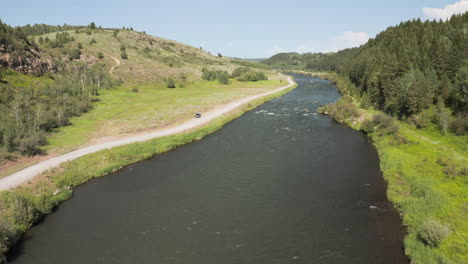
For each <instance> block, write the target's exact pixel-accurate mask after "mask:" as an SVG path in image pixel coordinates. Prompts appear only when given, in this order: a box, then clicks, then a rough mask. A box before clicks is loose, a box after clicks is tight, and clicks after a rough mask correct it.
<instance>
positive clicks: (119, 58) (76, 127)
mask: <svg viewBox="0 0 468 264" xmlns="http://www.w3.org/2000/svg"><path fill="white" fill-rule="evenodd" d="M32 28H35V27H32ZM29 30H30V31H31V32H35V31H32V29H29ZM28 39H29V41H30V42H31V43H35V44H34V45H37V47H38V49H40V50H41V52H43V53H44V54H47V55H48V56H49V57H50V58H51V60H52V61H53V63H54V66H55V67H56V68H57V70H58V73H52V74H47V76H42V77H36V76H32V75H23V74H17V73H14V72H11V71H10V73H8V74H6V73H5V74H4V78H3V80H4V82H3V83H0V88H2V86H4V87H5V88H4V90H3V91H10V92H9V93H8V96H7V95H6V94H5V93H4V92H2V90H0V93H1V95H2V96H4V98H5V105H4V106H5V109H4V110H3V111H4V112H5V113H8V112H11V111H10V110H9V109H11V107H12V105H11V102H14V101H15V98H23V99H24V100H26V99H27V98H25V97H24V96H23V93H24V91H26V90H28V89H29V90H31V89H32V90H36V91H38V92H42V91H46V90H53V89H52V88H53V87H51V86H58V87H68V86H73V87H75V88H73V89H72V90H71V91H68V92H66V93H67V96H59V97H54V98H55V99H54V100H57V101H56V103H54V105H62V104H63V105H64V108H63V109H65V112H66V113H69V114H67V119H66V121H65V122H61V123H59V124H57V122H52V123H51V122H49V123H50V126H48V127H50V129H48V130H46V131H45V132H47V134H45V135H46V137H45V138H44V137H43V135H44V133H42V132H41V131H38V132H37V133H34V134H33V135H32V136H30V135H29V134H25V136H23V137H21V140H24V141H25V140H29V138H33V139H34V141H33V143H36V144H39V143H41V142H46V144H45V145H44V146H43V147H41V148H40V150H37V151H34V152H26V151H23V148H20V147H21V146H22V145H21V144H22V143H21V144H20V143H19V145H18V146H19V147H18V148H17V149H16V150H14V151H8V149H7V148H6V146H5V145H4V147H3V148H2V146H1V145H2V143H1V140H0V153H3V154H2V155H3V156H1V157H0V168H1V170H0V171H1V172H0V177H3V176H6V175H9V174H11V173H12V172H14V171H17V170H18V169H21V168H23V167H25V166H28V165H30V164H32V163H35V162H37V161H38V160H40V159H43V158H46V157H47V156H42V157H41V156H39V157H34V158H32V157H29V156H27V155H28V154H29V155H31V154H36V153H40V152H41V151H42V152H43V153H44V154H48V155H49V156H50V155H56V154H60V153H64V152H68V151H70V150H73V149H76V148H78V147H80V146H84V145H88V144H92V143H96V142H102V141H106V140H110V139H115V138H118V137H125V136H128V135H129V134H133V133H139V132H141V131H144V130H147V129H155V128H161V127H165V126H170V125H174V124H176V123H177V122H181V121H184V120H187V119H190V118H193V115H194V114H195V113H197V112H206V111H208V110H210V109H213V108H215V107H217V106H218V105H221V104H225V103H227V102H230V101H233V100H236V99H239V98H242V97H245V96H248V95H253V94H256V93H261V92H264V91H267V90H269V89H274V88H277V87H279V86H282V85H284V84H285V77H282V76H280V75H278V74H276V73H274V72H271V71H269V70H268V69H269V67H268V66H266V65H264V64H258V63H254V62H247V61H241V60H236V59H231V58H228V57H222V56H218V55H216V56H213V55H211V54H209V53H208V52H205V51H203V50H201V49H198V48H194V47H191V46H188V45H185V44H181V43H177V42H175V41H172V40H167V39H162V38H158V37H153V36H149V35H146V34H144V33H141V32H135V31H132V30H122V29H119V30H117V29H100V28H94V29H91V28H89V27H76V28H75V29H73V30H67V31H61V32H53V33H47V34H44V35H34V36H30V37H29V38H28ZM90 69H91V70H90ZM235 69H242V71H241V72H242V74H247V72H263V73H265V74H266V75H267V76H268V80H260V81H248V80H251V79H249V78H241V77H245V76H244V75H243V76H238V75H236V77H235V78H234V76H230V75H231V73H233V71H234V70H235ZM0 72H5V71H4V70H3V71H2V70H0ZM96 74H97V75H96ZM63 76H66V77H65V78H63ZM103 76H104V77H105V78H103ZM207 76H208V77H209V78H207ZM246 76H249V75H246ZM203 77H205V79H204V78H203ZM220 78H221V79H220ZM23 79H27V80H29V81H28V82H27V83H26V84H24V83H23V84H20V83H21V81H19V80H23ZM60 80H66V81H69V83H64V82H61V83H59V84H57V82H59V81H60ZM115 80H120V82H119V83H120V84H119V85H113V86H112V87H111V88H106V89H103V88H104V85H105V84H106V83H108V82H109V81H111V82H114V81H115ZM221 80H222V81H221ZM90 81H91V82H92V85H91V86H89V85H88V84H89V83H90ZM40 83H49V85H48V86H47V85H39V84H40ZM169 84H171V85H169ZM82 85H88V86H89V92H88V90H86V93H85V95H86V96H85V97H83V96H81V97H80V98H83V99H80V100H81V101H80V102H81V103H80V104H79V105H81V104H83V105H85V106H86V107H84V108H80V109H81V110H80V111H81V112H70V110H73V109H72V108H71V107H70V106H73V105H78V104H77V103H73V104H70V103H69V100H70V98H75V97H76V95H78V94H80V93H82V92H81V90H82V89H81V86H82ZM169 86H170V87H174V88H168V87H169ZM31 87H34V88H31ZM41 87H45V88H41ZM106 87H107V86H106ZM47 94H51V93H47ZM52 94H56V93H52ZM60 94H63V91H61V92H60ZM69 95H72V96H69ZM1 98H2V97H0V99H1ZM47 102H50V100H46V101H44V102H41V103H47ZM66 102H68V103H66ZM44 108H46V109H50V111H49V112H50V115H51V116H57V115H58V113H59V112H57V111H58V110H60V109H62V108H59V109H53V108H52V109H51V108H50V107H49V106H45V107H40V108H38V106H37V104H34V105H32V106H31V107H29V108H27V109H24V110H22V111H20V112H18V113H19V114H23V115H26V114H27V113H32V114H28V115H27V116H32V117H36V116H40V115H38V114H37V113H38V112H37V111H39V109H44ZM5 116H7V115H5ZM8 116H10V115H8ZM41 118H42V119H45V120H42V119H41V120H36V119H35V118H32V120H30V121H28V120H27V118H25V119H24V120H21V121H22V122H19V125H20V127H21V129H23V130H24V131H29V130H28V129H27V124H28V123H31V122H32V123H37V124H38V125H37V127H39V128H40V127H42V125H41V124H42V123H44V122H46V121H47V120H48V119H46V118H45V117H41ZM10 123H11V125H10V127H11V128H8V130H5V131H18V130H19V129H20V128H17V127H18V125H17V124H15V122H14V119H12V120H11V122H10ZM1 130H2V129H1V127H0V136H1V135H2V133H1ZM39 132H40V133H39ZM51 132H52V133H51ZM8 133H10V132H8ZM11 133H12V134H18V133H13V132H11ZM4 134H5V133H4ZM36 138H38V139H36ZM30 141H31V140H29V141H27V142H30ZM31 144H32V143H31ZM23 145H24V144H23ZM40 145H42V144H40ZM2 149H3V151H2ZM25 155H26V156H25ZM2 157H3V165H2V164H1V163H2V162H1V160H2ZM8 160H11V161H8Z"/></svg>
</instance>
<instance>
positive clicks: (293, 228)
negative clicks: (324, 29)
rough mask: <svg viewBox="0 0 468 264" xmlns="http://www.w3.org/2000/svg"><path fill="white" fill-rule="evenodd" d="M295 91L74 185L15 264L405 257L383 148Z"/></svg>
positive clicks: (331, 96)
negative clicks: (151, 155)
mask: <svg viewBox="0 0 468 264" xmlns="http://www.w3.org/2000/svg"><path fill="white" fill-rule="evenodd" d="M294 77H295V80H296V82H297V83H298V87H297V88H296V89H295V90H293V91H291V92H290V93H289V94H287V95H285V96H283V97H281V98H278V99H274V100H272V101H270V102H267V103H265V104H263V105H261V106H259V107H258V108H256V109H254V110H252V111H249V112H247V113H245V114H244V115H243V116H242V117H240V118H237V119H235V120H234V121H232V122H230V123H228V124H226V125H225V126H224V127H223V128H222V129H221V130H219V131H217V132H216V133H213V134H211V135H209V136H207V137H205V138H204V139H203V140H200V141H198V142H194V143H191V144H188V145H185V146H182V147H179V148H177V149H176V150H173V151H170V152H168V153H165V154H162V155H158V156H157V157H154V158H152V159H149V160H146V161H142V162H139V163H136V164H133V165H131V166H128V167H126V168H124V169H122V170H120V171H118V172H116V173H113V174H111V175H108V176H106V177H103V178H100V179H97V180H94V181H91V182H89V183H87V184H84V185H82V186H80V187H78V188H77V189H76V190H75V192H74V196H73V198H72V199H71V200H69V201H66V202H65V203H63V204H62V205H60V207H59V208H58V209H57V211H56V212H54V213H53V214H51V215H49V216H48V217H46V218H45V219H44V221H42V222H41V223H39V224H37V225H36V226H34V227H33V228H32V229H31V230H29V231H28V232H27V233H26V234H25V236H24V238H23V239H22V241H21V242H20V243H19V244H18V245H17V246H16V247H15V248H14V249H13V250H12V252H11V253H10V254H9V261H10V262H11V263H14V264H23V263H24V264H30V263H35V264H62V263H67V264H78V263H79V264H83V263H93V264H97V263H101V264H111V263H112V264H117V263H126V264H127V263H128V264H130V263H139V264H143V263H158V264H159V263H161V264H165V263H168V264H169V263H173V264H211V263H212V264H228V263H232V264H250V263H252V264H254V263H255V264H276V263H278V264H279V263H327V264H330V263H331V264H333V263H347V264H348V263H359V264H363V263H364V264H365V263H372V264H376V263H389V264H390V263H391V264H395V263H409V261H408V259H407V258H406V257H405V255H404V253H403V243H402V238H403V236H404V230H403V228H402V227H401V220H400V218H399V216H398V214H397V212H396V211H395V210H394V209H393V208H392V207H391V204H390V203H389V202H388V201H387V198H386V194H385V192H386V184H385V181H384V179H383V177H382V174H381V172H380V169H379V160H378V156H377V153H376V150H375V149H374V147H373V146H372V144H371V142H369V140H368V138H367V137H366V136H364V135H363V134H361V133H359V132H357V131H354V130H352V129H350V128H348V127H346V126H345V125H342V124H339V123H337V122H335V121H333V120H332V119H330V118H329V117H327V116H324V115H320V114H317V113H316V109H317V107H319V106H321V105H323V104H326V103H330V102H333V101H335V100H337V99H338V98H339V97H340V95H339V93H338V91H337V89H336V88H335V87H334V85H333V84H331V83H330V82H329V81H325V80H321V79H317V78H313V77H308V76H304V75H294Z"/></svg>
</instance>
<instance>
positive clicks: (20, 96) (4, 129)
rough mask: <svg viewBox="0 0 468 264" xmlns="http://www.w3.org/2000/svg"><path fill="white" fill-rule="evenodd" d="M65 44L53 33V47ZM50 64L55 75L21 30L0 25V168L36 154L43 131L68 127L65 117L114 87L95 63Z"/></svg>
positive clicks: (63, 38)
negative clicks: (18, 156)
mask: <svg viewBox="0 0 468 264" xmlns="http://www.w3.org/2000/svg"><path fill="white" fill-rule="evenodd" d="M27 28H28V27H27ZM31 28H34V27H31ZM54 28H55V27H54V26H50V27H45V29H46V30H53V29H54ZM29 33H30V34H33V33H34V32H33V31H30V32H29ZM67 41H72V40H71V39H70V38H69V37H68V35H67V34H65V33H57V39H56V40H55V42H56V43H58V44H61V43H63V42H67ZM44 58H46V59H44ZM44 63H45V65H44ZM56 63H62V66H61V67H60V71H59V72H57V73H55V72H56V66H55V63H54V62H53V61H52V60H51V59H50V58H49V57H48V55H46V54H44V53H43V52H42V51H41V50H40V48H39V47H38V45H36V44H35V43H34V42H33V41H30V40H29V39H28V37H27V36H26V34H25V33H24V32H23V29H21V28H13V27H10V26H8V25H6V24H3V23H1V21H0V163H1V162H2V161H5V160H8V159H14V158H15V157H16V156H17V155H18V154H20V155H33V154H37V153H39V152H40V146H41V145H44V144H45V143H46V138H45V133H46V132H49V131H51V130H53V129H54V128H57V127H60V126H64V125H68V124H69V118H70V117H72V116H76V115H80V114H81V113H83V112H86V111H89V110H90V108H91V102H92V100H93V99H94V98H95V96H97V95H98V93H99V90H101V89H110V88H112V87H114V86H115V85H117V84H118V82H117V81H116V80H113V79H112V78H111V77H110V76H109V73H108V72H107V70H106V69H105V68H104V66H103V65H101V64H94V65H86V64H84V63H82V62H79V61H70V62H65V64H64V63H63V62H56ZM13 70H15V71H13ZM24 73H33V74H30V75H26V74H24ZM44 74H45V75H44Z"/></svg>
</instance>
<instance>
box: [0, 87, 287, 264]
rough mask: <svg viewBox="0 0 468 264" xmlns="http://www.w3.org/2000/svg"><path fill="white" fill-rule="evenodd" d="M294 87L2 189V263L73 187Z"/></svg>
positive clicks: (202, 131)
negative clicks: (181, 130) (206, 121)
mask: <svg viewBox="0 0 468 264" xmlns="http://www.w3.org/2000/svg"><path fill="white" fill-rule="evenodd" d="M292 89H294V86H293V87H291V88H288V89H286V90H282V91H280V92H278V93H275V94H273V95H269V96H266V97H263V98H260V99H258V100H255V101H254V102H251V103H249V104H248V105H245V106H243V107H242V108H240V109H237V110H236V111H235V112H233V113H231V114H230V115H229V116H223V117H220V118H218V119H216V120H214V121H213V122H211V123H210V124H209V125H206V126H204V127H201V128H198V129H196V130H194V131H190V132H187V133H184V134H178V135H173V136H168V137H163V138H158V139H153V140H149V141H147V142H143V143H134V144H129V145H125V146H121V147H116V148H113V149H111V150H103V151H100V152H96V153H93V154H90V155H86V156H83V157H81V158H79V159H77V160H74V161H70V162H67V163H64V164H62V165H61V167H60V168H58V169H55V170H52V171H49V172H46V173H43V174H42V175H40V176H38V177H36V178H35V179H34V180H33V181H31V182H28V183H27V184H25V185H23V186H21V187H18V188H17V189H15V190H11V191H3V192H0V215H2V217H1V218H0V263H2V261H4V260H5V255H4V254H5V253H6V252H7V251H8V249H9V248H11V247H12V246H13V245H14V244H15V243H16V241H18V239H19V238H20V237H21V235H22V234H23V233H24V232H25V231H26V230H28V229H29V228H30V227H31V226H32V225H33V224H34V223H35V222H37V221H38V220H40V219H41V218H42V217H43V216H44V215H46V214H49V213H51V212H52V210H53V208H54V207H55V206H57V205H58V204H59V203H61V202H62V201H65V200H67V199H69V198H70V197H71V195H72V192H73V188H74V187H76V186H78V185H80V184H82V183H85V182H87V181H89V180H91V179H94V178H98V177H102V176H104V175H106V174H109V173H111V172H115V171H116V170H119V169H121V168H122V167H123V166H125V165H128V164H131V163H134V162H137V161H141V160H144V159H148V158H150V157H153V156H154V155H156V154H159V153H163V152H166V151H169V150H171V149H174V148H176V147H178V146H180V145H183V144H186V143H190V142H193V141H195V140H199V139H201V138H203V137H204V136H205V135H208V134H210V133H213V132H214V131H216V130H218V129H220V128H221V127H222V126H223V125H224V124H226V123H227V122H229V121H231V120H233V119H234V118H236V117H238V116H240V115H242V113H244V112H245V111H248V110H250V109H252V108H254V107H256V106H258V105H260V104H262V103H264V102H266V101H268V100H271V99H273V98H275V97H278V96H281V95H284V94H286V93H288V92H289V91H291V90H292Z"/></svg>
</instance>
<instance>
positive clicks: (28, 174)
mask: <svg viewBox="0 0 468 264" xmlns="http://www.w3.org/2000/svg"><path fill="white" fill-rule="evenodd" d="M114 59H115V60H116V62H117V61H118V59H117V58H114ZM119 63H120V61H119V62H118V63H117V65H116V66H118V64H119ZM111 70H112V69H111ZM288 82H289V83H288V84H287V85H285V86H283V87H280V88H278V89H275V90H272V91H269V92H265V93H262V94H258V95H254V96H250V97H247V98H244V99H240V100H237V101H234V102H231V103H228V104H226V105H224V106H221V107H218V108H216V109H214V110H212V111H210V112H207V113H203V116H202V117H201V118H193V119H190V120H188V121H186V122H184V123H182V124H180V125H178V126H174V127H169V128H163V129H158V130H153V131H151V132H148V133H144V134H140V135H136V136H129V137H126V138H121V139H117V140H113V141H109V142H105V143H98V144H95V145H91V146H87V147H84V148H81V149H78V150H75V151H72V152H69V153H66V154H63V155H60V156H56V157H53V158H50V159H47V160H44V161H41V162H39V163H36V164H34V165H32V166H30V167H27V168H24V169H22V170H20V171H18V172H15V173H13V174H11V175H9V176H7V177H4V178H2V179H0V191H2V190H8V189H11V188H14V187H16V186H18V185H21V184H22V183H24V182H26V181H28V180H31V179H33V178H34V177H35V176H37V175H39V174H41V173H42V172H44V171H46V170H50V169H52V168H56V167H58V166H60V164H61V163H63V162H67V161H70V160H74V159H77V158H79V157H81V156H84V155H87V154H90V153H94V152H97V151H100V150H103V149H110V148H113V147H117V146H122V145H127V144H130V143H134V142H142V141H147V140H150V139H154V138H159V137H164V136H169V135H174V134H179V133H184V132H185V131H190V130H192V129H195V128H198V127H201V126H203V125H206V124H208V123H209V122H210V121H213V120H214V119H216V118H218V117H220V116H222V115H225V114H227V113H229V112H231V111H233V110H235V109H237V108H238V107H240V106H243V105H245V104H247V103H249V102H251V101H253V100H255V99H258V98H261V97H264V96H268V95H271V94H274V93H276V92H279V91H281V90H285V89H288V88H289V87H291V86H293V85H294V84H295V82H294V81H293V80H292V77H288Z"/></svg>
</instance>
